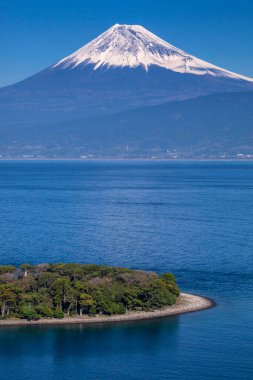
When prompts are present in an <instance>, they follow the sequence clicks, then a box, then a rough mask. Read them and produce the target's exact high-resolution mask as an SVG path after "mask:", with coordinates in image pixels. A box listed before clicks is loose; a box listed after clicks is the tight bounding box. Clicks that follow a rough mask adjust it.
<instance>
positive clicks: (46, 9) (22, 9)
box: [0, 0, 253, 86]
mask: <svg viewBox="0 0 253 380" xmlns="http://www.w3.org/2000/svg"><path fill="white" fill-rule="evenodd" d="M115 23H120V24H141V25H143V26H145V27H146V28H147V29H149V30H151V31H152V32H153V33H155V34H157V35H158V36H159V37H161V38H163V39H165V40H167V41H168V42H170V43H172V44H173V45H175V46H177V47H179V48H181V49H183V50H185V51H187V52H189V53H191V54H194V55H196V56H198V57H199V58H202V59H204V60H206V61H209V62H211V63H214V64H216V65H218V66H222V67H224V68H226V69H229V70H232V71H235V72H238V73H240V74H244V75H248V76H252V77H253V43H252V41H253V1H252V0H240V1H238V0H219V1H217V0H212V1H208V0H189V1H187V0H181V1H180V0H141V1H138V0H135V1H133V0H125V1H123V0H110V1H108V0H103V1H102V0H92V1H90V0H68V1H67V0H60V1H59V0H51V1H49V0H44V1H43V0H0V43H1V45H0V46H1V54H0V86H4V85H7V84H10V83H14V82H17V81H19V80H22V79H24V78H25V77H28V76H30V75H32V74H34V73H36V72H37V71H40V70H42V69H44V68H45V67H48V66H50V65H51V64H53V63H54V62H56V61H57V60H59V59H60V58H63V57H64V56H66V55H68V54H69V53H71V52H73V51H74V50H76V49H78V48H79V47H81V46H83V45H84V44H85V43H87V42H89V41H90V40H91V39H92V38H94V37H96V36H97V35H98V34H100V33H102V32H103V31H104V30H105V29H107V28H109V27H110V26H111V25H113V24H115Z"/></svg>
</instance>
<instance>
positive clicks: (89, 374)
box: [0, 161, 253, 380]
mask: <svg viewBox="0 0 253 380" xmlns="http://www.w3.org/2000/svg"><path fill="white" fill-rule="evenodd" d="M252 221H253V162H186V161H185V162H165V161H159V162H158V161H145V162H144V161H131V162H130V161H96V162H95V161H93V162H92V161H27V162H26V161H1V162H0V222H1V229H0V263H1V264H7V263H8V264H10V263H11V264H20V263H22V262H30V263H41V262H82V263H91V262H92V263H98V264H101V263H105V264H112V265H118V266H129V267H131V268H143V269H147V270H156V271H159V272H163V271H164V272H166V271H173V272H174V273H175V274H176V276H177V278H178V282H179V285H180V287H181V289H182V290H184V291H191V292H194V293H196V294H202V295H205V296H209V297H211V298H213V299H214V300H215V301H216V302H217V306H216V307H215V308H212V309H209V310H205V311H201V312H196V313H191V314H187V315H182V316H178V317H173V318H168V319H165V320H160V321H149V322H135V323H133V322H131V323H126V324H117V325H115V326H79V325H77V326H65V327H62V326H57V327H29V326H28V327H9V328H6V327H5V328H3V327H2V328H0V378H1V379H10V380H25V379H27V380H51V379H52V380H53V379H54V380H72V379H73V380H82V379H92V380H93V379H95V380H100V379H101V380H107V379H108V380H109V379H110V380H111V379H113V380H114V379H129V380H132V379H133V380H134V379H136V380H139V379H145V380H149V379H150V380H151V379H160V380H162V379H175V380H179V379H180V380H195V379H196V380H206V379H216V380H217V379H218V380H219V379H238V380H244V379H252V378H253V300H252V293H253V222H252Z"/></svg>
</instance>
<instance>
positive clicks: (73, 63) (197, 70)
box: [53, 24, 253, 82]
mask: <svg viewBox="0 0 253 380" xmlns="http://www.w3.org/2000/svg"><path fill="white" fill-rule="evenodd" d="M88 64H92V65H93V66H94V70H97V69H98V68H99V67H103V66H104V67H107V68H109V67H130V68H135V67H138V66H142V67H144V68H145V70H146V71H148V69H149V67H150V66H151V65H156V66H159V67H163V68H165V69H168V70H171V71H174V72H178V73H188V74H195V75H204V74H209V75H212V76H216V77H227V78H233V79H241V80H247V81H251V82H253V79H251V78H248V77H245V76H242V75H238V74H235V73H232V72H230V71H227V70H224V69H222V68H220V67H218V66H215V65H212V64H210V63H208V62H205V61H203V60H201V59H198V58H196V57H194V56H193V55H191V54H188V53H186V52H184V51H182V50H180V49H178V48H177V47H175V46H173V45H171V44H169V43H168V42H166V41H164V40H162V39H161V38H159V37H157V36H156V35H155V34H153V33H151V32H149V31H148V30H147V29H145V28H144V27H143V26H141V25H120V24H115V25H114V26H112V27H111V28H110V29H108V30H107V31H106V32H104V33H102V34H101V35H100V36H98V37H97V38H95V39H94V40H92V41H91V42H90V43H88V44H87V45H85V46H83V47H82V48H81V49H79V50H77V51H76V52H74V53H73V54H71V55H69V56H67V57H66V58H64V59H62V60H61V61H59V62H57V63H56V64H55V65H54V66H53V68H61V69H64V68H75V67H78V66H85V65H88Z"/></svg>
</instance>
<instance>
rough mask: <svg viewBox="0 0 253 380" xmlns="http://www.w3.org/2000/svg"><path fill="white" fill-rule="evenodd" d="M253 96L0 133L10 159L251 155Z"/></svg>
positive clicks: (218, 97) (0, 144)
mask: <svg viewBox="0 0 253 380" xmlns="http://www.w3.org/2000/svg"><path fill="white" fill-rule="evenodd" d="M252 109H253V92H245V93H231V94H215V95H209V96H205V97H200V98H195V99H190V100H185V101H180V102H171V103H169V104H164V105H159V106H150V107H146V108H141V109H138V110H132V111H127V112H120V113H118V114H115V115H110V116H106V117H96V118H90V119H83V120H73V121H70V122H65V123H58V124H52V125H44V126H43V128H41V127H38V126H36V125H29V126H28V125H27V126H26V127H22V128H20V126H16V127H14V126H12V128H10V127H9V128H5V129H4V128H1V129H0V132H1V134H0V152H1V153H2V154H9V155H12V154H14V155H17V153H18V154H19V155H23V154H34V155H41V154H42V155H46V156H49V157H53V156H67V157H78V156H80V155H87V154H95V155H103V156H106V155H114V156H115V155H116V156H117V155H118V156H119V155H126V154H128V155H130V156H131V155H136V156H140V155H147V156H150V155H152V154H155V155H160V154H162V155H163V156H166V155H167V154H168V153H169V154H171V153H173V152H174V153H175V152H176V153H177V155H179V156H182V157H194V156H196V155H197V156H198V155H204V156H206V157H208V156H211V155H217V156H219V155H223V154H225V155H228V156H234V155H236V154H239V153H245V154H253V112H252Z"/></svg>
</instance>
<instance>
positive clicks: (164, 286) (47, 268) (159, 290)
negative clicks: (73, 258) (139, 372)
mask: <svg viewBox="0 0 253 380" xmlns="http://www.w3.org/2000/svg"><path fill="white" fill-rule="evenodd" d="M178 295H179V289H178V287H177V285H176V280H175V277H174V276H173V274H171V273H165V274H162V275H160V276H159V275H157V274H156V273H153V272H145V271H141V270H130V269H126V268H118V267H108V266H98V265H93V264H40V265H34V266H32V265H29V264H23V265H21V266H20V268H16V267H15V266H11V265H8V266H7V265H6V266H0V311H1V318H10V317H18V318H25V319H28V320H36V319H39V318H45V317H46V318H52V317H54V318H63V317H64V316H69V315H71V316H74V315H77V314H79V315H83V314H88V315H95V314H105V315H112V314H124V313H126V312H127V311H129V310H144V311H148V310H154V309H159V308H162V307H164V306H166V305H172V304H174V303H175V302H176V299H177V297H178Z"/></svg>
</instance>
